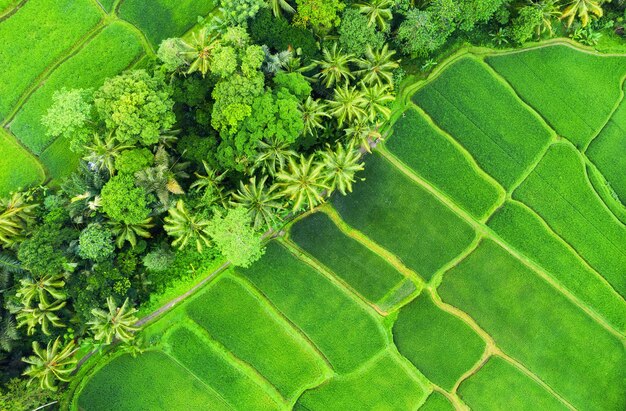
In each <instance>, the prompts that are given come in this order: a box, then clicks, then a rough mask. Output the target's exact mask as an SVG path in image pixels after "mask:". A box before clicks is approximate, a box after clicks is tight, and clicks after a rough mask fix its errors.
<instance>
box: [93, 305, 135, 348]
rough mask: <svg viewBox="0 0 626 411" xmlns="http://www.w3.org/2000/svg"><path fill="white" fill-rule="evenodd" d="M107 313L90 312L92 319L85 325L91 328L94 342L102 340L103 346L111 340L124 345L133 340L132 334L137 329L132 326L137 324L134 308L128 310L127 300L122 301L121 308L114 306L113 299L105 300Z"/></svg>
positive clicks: (99, 311) (96, 310) (97, 309)
mask: <svg viewBox="0 0 626 411" xmlns="http://www.w3.org/2000/svg"><path fill="white" fill-rule="evenodd" d="M107 308H108V311H105V310H101V309H100V308H94V309H93V310H91V314H92V315H93V319H92V320H91V321H89V322H88V323H87V324H89V325H90V326H91V331H92V332H93V338H94V339H95V340H96V341H100V340H102V341H103V342H104V343H105V344H107V345H108V344H111V342H112V341H113V339H114V338H115V339H117V340H120V341H122V342H124V343H127V342H129V341H131V340H132V339H133V338H134V336H135V335H134V333H135V331H137V330H138V329H139V328H137V327H135V326H134V324H135V323H136V322H137V317H135V315H134V314H135V313H136V312H137V310H136V309H135V308H132V307H131V308H129V305H128V298H127V299H126V300H124V303H123V304H122V306H121V307H119V308H118V307H117V306H116V305H115V301H114V300H113V297H108V298H107Z"/></svg>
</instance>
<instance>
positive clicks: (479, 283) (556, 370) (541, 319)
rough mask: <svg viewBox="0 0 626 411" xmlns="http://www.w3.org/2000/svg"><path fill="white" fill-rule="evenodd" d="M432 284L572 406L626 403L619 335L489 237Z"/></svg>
mask: <svg viewBox="0 0 626 411" xmlns="http://www.w3.org/2000/svg"><path fill="white" fill-rule="evenodd" d="M438 291H439V293H440V295H441V297H442V298H443V299H444V301H446V302H447V303H449V304H452V305H454V306H456V307H458V308H460V309H461V310H463V311H465V312H466V313H468V314H469V315H470V316H471V317H472V318H473V319H474V320H475V321H476V322H477V323H478V325H479V326H480V327H481V328H482V329H483V330H485V331H486V332H487V333H488V334H489V335H491V336H492V337H493V339H494V341H495V343H496V344H497V346H498V347H499V348H500V349H502V350H503V351H504V352H506V353H507V354H508V355H510V356H511V357H513V358H515V359H516V360H518V361H520V362H521V363H522V364H524V365H525V366H526V367H527V368H528V369H529V370H530V371H531V372H533V373H534V374H535V375H537V376H538V377H539V378H540V379H541V380H543V381H544V382H545V383H546V384H548V385H549V386H550V387H552V388H553V389H554V390H555V391H556V392H558V393H559V394H561V395H563V396H564V397H565V398H567V399H568V400H569V402H570V403H571V404H572V405H573V406H574V407H577V408H579V409H585V408H587V407H589V405H590V404H593V406H594V408H597V409H605V410H618V409H624V408H625V407H626V395H625V394H624V391H623V389H622V388H623V382H624V378H625V377H626V355H625V352H624V346H623V341H621V340H620V339H618V338H617V337H615V336H614V335H612V334H610V333H609V332H608V331H607V330H605V329H604V328H602V327H601V326H600V325H599V324H598V323H596V322H595V321H594V320H593V319H592V318H591V317H589V316H588V315H587V314H586V313H585V312H583V311H582V310H581V309H580V308H579V307H577V306H575V305H574V304H573V303H572V302H570V301H569V300H567V299H566V298H565V297H564V296H563V295H562V294H561V293H560V292H558V291H557V290H556V289H555V288H553V287H552V286H550V285H549V284H547V283H546V282H545V281H544V280H543V279H541V278H540V277H538V276H537V275H536V273H534V272H533V271H531V270H530V269H529V268H527V267H526V266H525V265H523V264H522V262H520V261H519V260H517V259H515V258H514V257H512V256H511V255H510V254H508V253H507V252H506V251H505V250H504V249H503V248H501V247H500V246H498V245H497V244H495V243H494V242H492V241H491V240H485V241H483V242H482V243H481V244H480V245H479V247H478V248H477V249H476V250H475V251H474V252H473V253H472V254H471V255H470V256H469V257H467V258H466V259H465V260H464V261H463V262H461V263H460V264H458V265H457V266H456V267H454V268H453V269H452V270H450V271H449V272H447V273H446V274H445V275H444V279H443V283H442V284H441V286H440V287H439V289H438Z"/></svg>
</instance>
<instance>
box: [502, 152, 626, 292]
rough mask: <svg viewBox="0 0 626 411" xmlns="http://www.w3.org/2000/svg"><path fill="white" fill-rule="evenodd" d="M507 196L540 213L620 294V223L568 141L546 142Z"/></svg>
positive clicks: (623, 257) (625, 235)
mask: <svg viewBox="0 0 626 411" xmlns="http://www.w3.org/2000/svg"><path fill="white" fill-rule="evenodd" d="M513 197H514V198H516V199H519V200H520V201H522V202H523V203H525V204H527V205H528V206H529V207H530V208H532V209H533V210H535V211H536V212H537V214H539V215H540V216H542V217H543V218H544V219H545V220H546V222H547V223H548V225H550V227H551V228H552V229H553V230H554V231H555V232H557V233H558V234H559V235H561V236H562V237H563V239H565V240H566V241H567V242H568V243H570V244H571V245H572V247H574V249H576V250H577V251H578V252H579V253H580V254H581V255H582V256H583V257H584V258H585V259H586V260H587V261H588V262H589V264H590V265H591V266H592V267H594V268H595V269H596V270H597V271H598V272H599V273H600V274H602V276H604V278H605V279H606V280H607V281H608V282H609V283H610V284H611V285H612V286H613V288H615V290H616V291H617V292H618V293H619V294H620V295H621V296H622V297H623V296H625V295H626V275H625V274H626V227H625V226H624V225H623V224H622V223H621V222H620V221H619V220H617V219H616V218H615V217H614V216H613V215H612V214H611V212H610V211H609V210H608V209H607V208H606V206H605V205H604V204H603V203H602V201H601V200H600V199H599V197H598V196H597V195H596V193H595V191H594V190H593V188H592V187H591V185H590V184H589V181H588V180H587V179H586V177H585V170H584V164H583V161H582V159H581V157H580V154H579V153H578V152H577V151H576V150H575V149H574V147H573V146H572V145H570V144H565V143H560V144H555V145H554V146H552V147H551V148H550V150H548V152H547V153H546V155H545V157H544V158H543V159H542V160H541V162H540V163H539V164H538V165H537V167H536V168H535V170H534V171H533V172H532V173H531V175H530V176H529V177H528V178H527V179H526V181H524V183H523V184H522V185H520V187H519V188H518V189H517V190H515V192H514V193H513Z"/></svg>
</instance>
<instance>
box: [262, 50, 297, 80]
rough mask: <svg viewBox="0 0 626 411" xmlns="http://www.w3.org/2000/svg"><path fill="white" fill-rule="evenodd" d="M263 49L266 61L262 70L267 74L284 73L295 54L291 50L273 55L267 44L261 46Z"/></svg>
mask: <svg viewBox="0 0 626 411" xmlns="http://www.w3.org/2000/svg"><path fill="white" fill-rule="evenodd" d="M261 47H262V48H263V52H264V53H265V61H263V65H262V66H261V68H262V69H263V71H264V72H265V73H267V74H272V75H274V74H276V73H278V72H280V71H282V70H283V69H284V68H285V67H287V64H288V62H289V60H290V59H291V58H292V56H293V53H292V52H291V49H288V50H283V51H279V52H278V53H275V54H272V52H271V51H270V49H269V47H267V46H266V45H265V44H264V45H262V46H261Z"/></svg>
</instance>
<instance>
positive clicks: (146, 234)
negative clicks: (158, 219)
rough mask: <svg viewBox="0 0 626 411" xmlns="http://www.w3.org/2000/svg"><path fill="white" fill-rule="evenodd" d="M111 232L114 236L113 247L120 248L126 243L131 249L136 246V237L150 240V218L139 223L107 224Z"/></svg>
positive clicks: (119, 222) (116, 222) (121, 222)
mask: <svg viewBox="0 0 626 411" xmlns="http://www.w3.org/2000/svg"><path fill="white" fill-rule="evenodd" d="M109 227H111V232H112V233H113V235H114V236H115V245H117V248H122V247H123V246H124V243H125V242H126V241H128V242H129V243H130V246H131V247H132V248H135V246H136V245H137V237H141V238H150V237H152V234H150V229H151V228H153V227H154V224H153V223H152V217H148V218H146V219H145V220H143V221H141V222H139V223H125V222H123V221H111V222H110V223H109Z"/></svg>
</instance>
